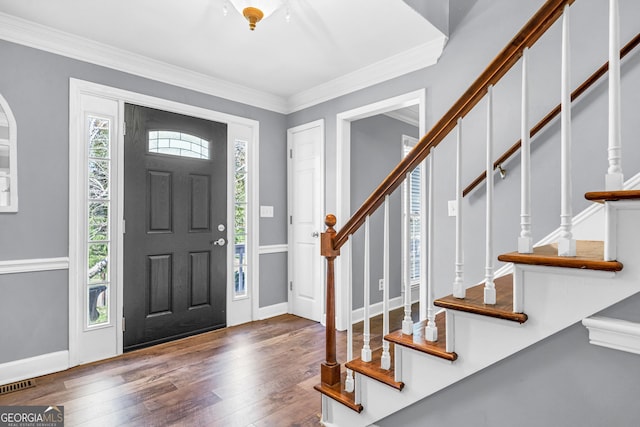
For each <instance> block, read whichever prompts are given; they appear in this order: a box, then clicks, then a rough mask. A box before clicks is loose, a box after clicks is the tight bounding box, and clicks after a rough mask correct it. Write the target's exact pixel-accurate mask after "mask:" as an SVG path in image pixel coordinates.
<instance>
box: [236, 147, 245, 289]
mask: <svg viewBox="0 0 640 427" xmlns="http://www.w3.org/2000/svg"><path fill="white" fill-rule="evenodd" d="M247 165H248V164H247V141H242V140H239V139H236V140H235V143H234V168H235V169H234V186H233V202H234V228H233V231H234V245H235V246H234V248H235V250H234V259H233V276H234V286H233V297H234V299H237V298H244V297H247V296H248V293H247V268H248V263H247V260H248V258H247V216H248V211H247V207H248V203H247V202H248V201H247V184H248V181H247V178H248V170H247Z"/></svg>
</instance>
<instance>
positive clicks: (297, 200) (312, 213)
mask: <svg viewBox="0 0 640 427" xmlns="http://www.w3.org/2000/svg"><path fill="white" fill-rule="evenodd" d="M287 143H288V148H289V162H288V169H289V171H288V172H289V174H288V176H289V311H290V312H291V313H293V314H295V315H297V316H301V317H305V318H307V319H311V320H315V321H320V319H321V317H322V311H323V307H324V301H323V295H324V292H323V283H324V281H323V276H324V275H323V272H324V263H323V258H322V257H321V256H320V233H321V232H322V231H323V218H324V120H318V121H315V122H311V123H307V124H305V125H301V126H297V127H295V128H291V129H289V130H288V131H287Z"/></svg>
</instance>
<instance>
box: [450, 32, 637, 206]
mask: <svg viewBox="0 0 640 427" xmlns="http://www.w3.org/2000/svg"><path fill="white" fill-rule="evenodd" d="M638 44H640V33H638V34H636V36H635V37H634V38H632V39H631V40H630V41H629V43H627V44H626V45H625V46H624V47H623V48H622V49H620V59H622V58H624V57H625V56H627V54H628V53H629V52H631V51H632V50H633V49H635V48H636V47H637V46H638ZM608 70H609V62H608V61H607V62H605V63H604V64H603V65H602V66H601V67H600V68H598V69H597V70H596V71H595V72H594V73H593V74H591V75H590V76H589V77H588V78H587V79H586V80H585V81H584V82H583V83H582V84H581V85H580V86H578V88H577V89H576V90H574V91H573V93H572V94H571V101H572V102H573V101H575V100H576V99H577V98H578V97H579V96H580V95H582V94H583V93H585V92H586V91H587V89H589V88H590V87H591V86H592V85H593V84H594V83H595V82H597V81H598V80H599V79H600V78H601V77H602V76H604V75H605V74H606V73H607V71H608ZM560 110H561V109H560V104H558V105H556V107H555V108H554V109H553V110H551V111H550V112H549V113H548V114H547V115H546V116H544V117H543V118H542V120H540V121H539V122H538V123H537V124H536V125H535V126H534V127H532V128H531V132H530V134H529V135H530V136H531V138H533V137H534V136H535V135H536V134H537V133H538V132H540V131H541V130H542V129H544V128H545V126H547V125H548V124H549V123H550V122H551V121H552V120H553V119H554V118H556V116H557V115H558V114H560ZM521 145H522V140H521V139H519V140H518V141H517V142H516V143H515V144H513V145H512V146H511V147H509V149H508V150H507V151H505V152H504V153H503V154H502V155H501V156H500V157H498V159H497V160H496V161H495V162H494V163H493V170H496V169H497V168H498V166H500V165H502V164H503V163H504V162H505V161H506V160H507V159H508V158H509V157H511V156H513V155H514V154H515V153H516V152H517V151H518V150H519V149H520V146H521ZM486 178H487V171H486V170H485V171H484V172H482V173H481V174H480V175H478V177H477V178H476V179H474V180H473V181H472V182H471V184H469V185H467V187H466V188H465V189H464V190H463V191H462V196H463V197H464V196H466V195H467V194H469V193H470V192H471V191H472V190H473V189H474V188H476V187H477V186H478V185H480V183H482V181H484V180H485V179H486Z"/></svg>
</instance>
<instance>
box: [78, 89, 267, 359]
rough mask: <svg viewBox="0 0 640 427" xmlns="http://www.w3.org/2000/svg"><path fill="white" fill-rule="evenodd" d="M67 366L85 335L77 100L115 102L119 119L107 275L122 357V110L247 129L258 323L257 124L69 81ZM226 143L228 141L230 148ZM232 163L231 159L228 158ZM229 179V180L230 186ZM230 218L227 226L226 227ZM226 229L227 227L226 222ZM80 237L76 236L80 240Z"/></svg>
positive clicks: (250, 251)
mask: <svg viewBox="0 0 640 427" xmlns="http://www.w3.org/2000/svg"><path fill="white" fill-rule="evenodd" d="M69 95H70V96H69V223H70V227H69V366H70V367H71V366H76V365H78V364H79V354H80V348H79V346H80V345H81V343H80V333H81V332H82V330H83V322H82V321H81V315H82V313H79V312H78V311H79V310H78V309H79V307H82V301H80V300H79V299H78V298H79V297H78V293H79V287H80V286H82V284H81V283H80V281H79V279H78V277H79V276H78V273H79V271H81V269H82V265H83V262H82V257H84V253H85V252H84V251H85V250H86V248H85V245H86V241H85V240H86V239H85V240H82V238H83V236H84V233H85V231H84V230H78V229H77V228H78V227H76V224H77V220H78V212H79V209H83V208H82V206H83V204H84V197H81V196H80V195H81V194H82V191H83V189H84V182H83V181H82V180H80V179H78V177H80V176H82V175H79V174H80V173H81V168H82V167H83V166H82V163H83V161H84V160H83V158H82V150H81V149H80V148H79V147H82V145H83V144H84V141H83V134H82V129H83V123H82V114H81V111H82V110H81V104H80V99H81V96H82V95H90V96H94V97H97V98H104V99H109V100H114V101H117V102H118V105H119V117H118V118H117V119H118V120H117V122H116V128H117V136H116V140H115V141H116V144H117V147H118V148H117V155H116V156H114V157H113V160H112V161H113V164H112V167H113V171H114V172H113V177H114V180H115V182H113V183H112V186H111V189H112V192H113V193H112V199H113V200H114V203H115V204H114V207H113V215H112V218H111V220H110V221H111V224H110V226H111V227H112V232H113V233H114V235H115V236H116V239H115V240H114V242H113V246H114V254H115V260H114V263H115V265H114V266H113V269H112V271H111V273H112V291H115V293H116V316H115V319H114V321H115V325H116V327H115V328H114V331H116V332H115V334H114V335H115V336H114V337H113V339H114V340H115V342H116V348H117V353H118V354H122V351H123V336H122V332H121V331H122V326H123V325H122V323H123V322H122V314H123V300H122V294H123V268H122V267H123V241H124V237H123V232H124V224H123V215H124V209H123V199H124V169H123V167H122V165H124V150H123V149H121V148H122V147H123V146H124V134H123V131H122V123H123V122H124V104H125V103H132V104H137V105H142V106H146V107H150V108H156V109H160V110H165V111H170V112H174V113H178V114H184V115H189V116H194V117H199V118H203V119H207V120H213V121H217V122H222V123H227V124H228V125H232V124H238V125H241V126H245V127H248V128H250V129H251V134H252V135H251V140H250V146H249V150H250V153H251V160H250V161H251V163H252V164H251V168H252V170H253V174H252V176H251V177H250V178H249V179H250V181H251V183H250V184H251V185H250V189H249V192H250V194H249V196H248V197H249V200H250V203H251V205H252V209H250V211H249V218H248V222H249V223H250V224H251V226H252V232H251V233H252V235H253V236H255V238H253V239H251V241H250V242H249V241H248V242H247V246H248V248H247V256H248V257H249V262H250V263H251V267H250V268H251V270H252V274H250V275H249V277H248V281H247V283H248V286H249V288H250V290H251V295H253V296H256V297H253V298H252V307H251V317H252V319H257V313H258V298H257V295H259V289H258V286H259V284H258V280H257V278H258V277H259V264H258V242H257V236H259V221H258V220H259V218H258V217H257V215H256V212H255V211H256V209H255V206H257V201H258V194H259V187H258V179H257V178H258V176H259V170H258V164H259V159H258V156H259V146H258V141H259V122H258V121H256V120H251V119H247V118H244V117H239V116H234V115H231V114H226V113H220V112H216V111H213V110H208V109H205V108H201V107H195V106H192V105H187V104H182V103H178V102H174V101H169V100H165V99H161V98H156V97H153V96H148V95H143V94H139V93H135V92H131V91H127V90H122V89H117V88H113V87H109V86H104V85H100V84H97V83H92V82H87V81H83V80H78V79H73V78H72V79H70V81H69ZM229 140H230V138H228V143H229ZM227 157H228V158H230V157H231V156H227ZM228 173H229V174H232V173H233V169H228ZM229 181H230V179H229V178H228V182H229ZM227 195H228V200H227V206H229V207H230V206H231V204H232V202H233V195H232V193H231V192H229V191H228V192H227ZM229 219H230V218H229V217H228V221H229ZM228 223H229V222H228ZM227 230H228V232H227V241H229V240H230V239H231V238H232V230H233V227H227ZM79 234H80V235H79ZM232 248H233V247H232V245H227V251H228V252H227V272H229V271H233V258H232V255H231V250H232ZM81 274H83V273H81ZM232 276H233V275H232V274H228V276H227V295H229V292H230V287H231V286H232V283H233V281H232ZM229 308H230V305H229V300H227V317H228V316H229Z"/></svg>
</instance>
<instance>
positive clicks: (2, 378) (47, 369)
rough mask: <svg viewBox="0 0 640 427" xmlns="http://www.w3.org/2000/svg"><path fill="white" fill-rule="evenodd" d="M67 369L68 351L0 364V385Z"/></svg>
mask: <svg viewBox="0 0 640 427" xmlns="http://www.w3.org/2000/svg"><path fill="white" fill-rule="evenodd" d="M68 368H69V351H67V350H64V351H56V352H55V353H47V354H41V355H40V356H34V357H29V358H27V359H20V360H14V361H13V362H7V363H3V364H0V385H4V384H10V383H13V382H16V381H22V380H26V379H29V378H35V377H39V376H41V375H47V374H52V373H54V372H60V371H64V370H65V369H68Z"/></svg>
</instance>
